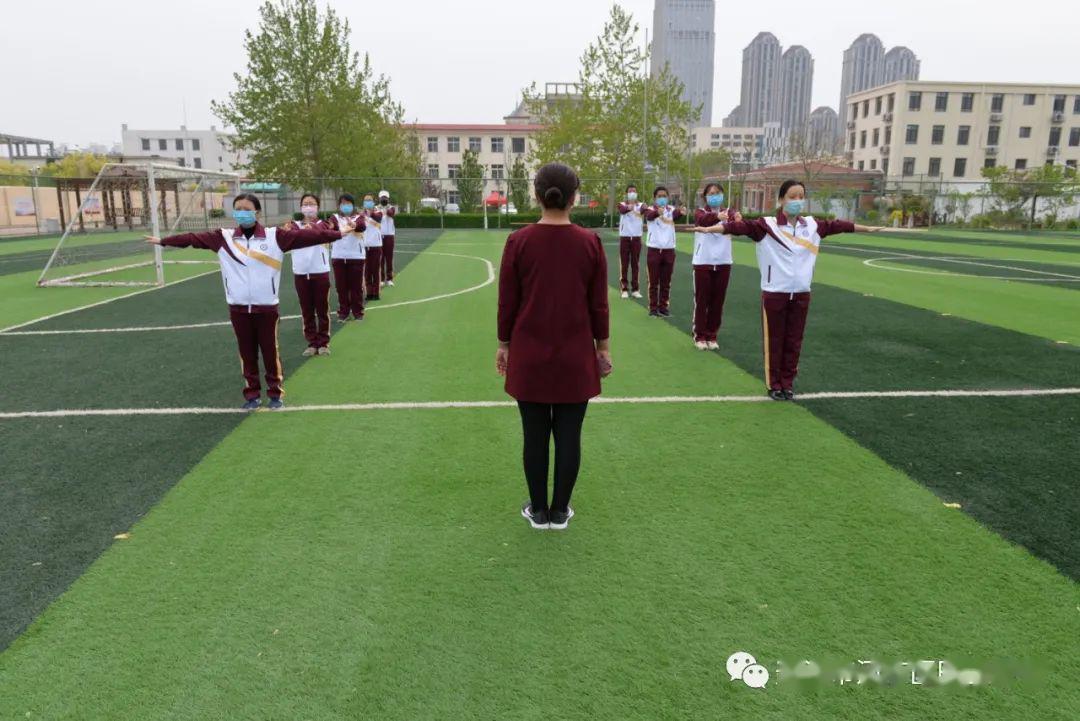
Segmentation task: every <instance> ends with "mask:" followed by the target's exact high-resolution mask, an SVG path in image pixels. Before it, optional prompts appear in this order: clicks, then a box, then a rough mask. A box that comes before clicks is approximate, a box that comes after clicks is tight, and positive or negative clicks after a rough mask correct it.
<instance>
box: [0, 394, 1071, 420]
mask: <svg viewBox="0 0 1080 721" xmlns="http://www.w3.org/2000/svg"><path fill="white" fill-rule="evenodd" d="M1073 395H1080V388H1016V389H1004V390H936V391H932V390H925V391H830V392H824V393H803V394H801V395H799V397H798V398H799V400H800V401H813V400H829V399H864V398H1016V397H1032V396H1073ZM772 402H774V401H772V400H771V399H769V398H768V397H767V396H765V395H752V396H645V397H625V398H618V397H605V396H600V397H598V398H594V399H592V400H591V401H590V403H592V404H597V405H656V404H676V403H688V404H721V403H772ZM516 405H517V403H516V402H515V401H416V402H408V401H405V402H386V403H333V404H315V405H298V406H291V405H289V406H285V408H283V409H281V410H280V411H269V410H266V411H262V412H273V413H310V412H313V411H397V410H439V409H453V408H513V407H516ZM249 412H250V411H245V410H243V409H241V408H237V407H228V408H220V407H201V408H200V407H190V408H86V409H62V410H54V411H7V412H0V420H11V419H19V418H71V417H79V416H183V415H222V414H244V413H249Z"/></svg>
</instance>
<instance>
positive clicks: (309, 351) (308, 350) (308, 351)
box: [300, 345, 319, 358]
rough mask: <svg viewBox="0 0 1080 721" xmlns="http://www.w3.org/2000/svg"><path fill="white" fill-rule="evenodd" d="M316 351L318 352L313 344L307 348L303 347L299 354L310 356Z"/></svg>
mask: <svg viewBox="0 0 1080 721" xmlns="http://www.w3.org/2000/svg"><path fill="white" fill-rule="evenodd" d="M318 352H319V349H318V348H316V347H315V346H313V345H309V346H308V347H307V348H305V349H304V352H303V353H301V354H300V355H302V356H304V357H305V358H310V357H311V356H313V355H315V354H316V353H318Z"/></svg>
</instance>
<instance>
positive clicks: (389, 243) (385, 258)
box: [382, 235, 394, 280]
mask: <svg viewBox="0 0 1080 721" xmlns="http://www.w3.org/2000/svg"><path fill="white" fill-rule="evenodd" d="M382 271H383V278H385V279H386V280H393V279H394V236H392V235H384V236H383V237H382Z"/></svg>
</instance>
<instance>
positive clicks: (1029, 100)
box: [1024, 93, 1035, 105]
mask: <svg viewBox="0 0 1080 721" xmlns="http://www.w3.org/2000/svg"><path fill="white" fill-rule="evenodd" d="M1034 104H1035V93H1024V105H1034Z"/></svg>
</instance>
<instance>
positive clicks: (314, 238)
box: [277, 225, 351, 253]
mask: <svg viewBox="0 0 1080 721" xmlns="http://www.w3.org/2000/svg"><path fill="white" fill-rule="evenodd" d="M350 228H351V226H349V225H346V226H345V228H344V229H342V230H331V229H329V228H319V227H316V228H303V229H300V228H291V229H287V228H279V229H278V232H277V244H278V247H279V248H281V249H282V250H283V251H284V252H286V253H288V252H289V251H290V250H300V249H301V248H310V247H311V246H313V245H323V244H324V243H332V242H334V241H335V240H340V239H341V235H342V233H348V232H349V229H350Z"/></svg>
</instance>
